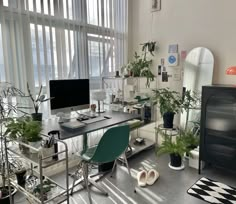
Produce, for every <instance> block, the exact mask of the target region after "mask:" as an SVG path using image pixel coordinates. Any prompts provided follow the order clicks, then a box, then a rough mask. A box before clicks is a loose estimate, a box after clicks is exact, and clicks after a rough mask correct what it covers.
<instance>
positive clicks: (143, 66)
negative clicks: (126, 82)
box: [121, 42, 156, 87]
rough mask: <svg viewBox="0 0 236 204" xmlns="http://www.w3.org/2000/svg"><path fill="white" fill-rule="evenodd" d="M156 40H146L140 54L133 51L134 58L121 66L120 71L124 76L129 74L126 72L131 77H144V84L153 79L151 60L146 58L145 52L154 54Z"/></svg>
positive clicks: (147, 84)
mask: <svg viewBox="0 0 236 204" xmlns="http://www.w3.org/2000/svg"><path fill="white" fill-rule="evenodd" d="M155 44H156V42H146V43H144V44H141V45H143V46H142V54H141V55H138V54H137V52H135V53H134V60H133V61H131V62H129V63H128V64H127V65H125V66H123V67H122V68H121V72H122V73H125V74H124V75H125V76H129V74H127V72H129V73H130V75H131V76H133V77H146V78H147V82H146V86H147V87H149V86H150V82H151V81H153V80H154V77H155V76H154V74H153V73H152V71H151V64H152V60H151V59H147V54H148V53H150V54H151V55H152V56H154V54H153V52H154V51H155Z"/></svg>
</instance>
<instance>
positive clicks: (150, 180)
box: [146, 169, 160, 185]
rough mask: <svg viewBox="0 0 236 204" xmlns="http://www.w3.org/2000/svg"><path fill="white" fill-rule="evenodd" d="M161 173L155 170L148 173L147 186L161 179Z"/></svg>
mask: <svg viewBox="0 0 236 204" xmlns="http://www.w3.org/2000/svg"><path fill="white" fill-rule="evenodd" d="M159 176H160V175H159V173H158V172H157V171H156V170H155V169H151V170H149V171H148V173H147V181H146V182H147V184H148V185H152V184H154V183H155V181H156V180H157V179H158V178H159Z"/></svg>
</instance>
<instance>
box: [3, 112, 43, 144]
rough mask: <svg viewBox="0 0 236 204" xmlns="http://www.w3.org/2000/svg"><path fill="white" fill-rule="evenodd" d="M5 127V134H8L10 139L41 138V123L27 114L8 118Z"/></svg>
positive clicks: (30, 139)
mask: <svg viewBox="0 0 236 204" xmlns="http://www.w3.org/2000/svg"><path fill="white" fill-rule="evenodd" d="M6 128H7V129H6V132H5V135H9V136H10V137H11V138H12V139H20V140H21V141H23V142H36V141H40V140H41V137H40V132H41V130H42V125H41V123H40V122H39V121H34V120H32V118H31V117H29V116H27V117H19V118H16V119H13V118H9V122H8V123H7V124H6Z"/></svg>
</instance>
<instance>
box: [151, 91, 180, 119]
mask: <svg viewBox="0 0 236 204" xmlns="http://www.w3.org/2000/svg"><path fill="white" fill-rule="evenodd" d="M152 101H153V104H154V105H156V104H158V105H159V107H160V113H161V115H162V116H163V115H164V113H167V112H173V113H178V112H179V111H180V110H181V105H182V98H181V97H180V94H179V93H178V92H176V91H172V90H170V89H169V88H162V89H155V90H153V97H152Z"/></svg>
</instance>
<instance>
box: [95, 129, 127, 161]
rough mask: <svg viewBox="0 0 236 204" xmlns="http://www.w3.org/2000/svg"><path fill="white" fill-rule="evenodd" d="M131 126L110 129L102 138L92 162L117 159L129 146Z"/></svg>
mask: <svg viewBox="0 0 236 204" xmlns="http://www.w3.org/2000/svg"><path fill="white" fill-rule="evenodd" d="M128 144H129V126H128V125H122V126H116V127H112V128H110V129H108V130H107V131H106V132H105V133H104V135H103V136H102V138H101V139H100V141H99V143H98V145H97V148H96V151H95V153H94V155H93V156H92V158H91V161H92V162H96V163H106V162H111V161H114V160H116V159H117V158H118V157H119V156H120V155H121V154H122V153H124V151H125V150H126V148H127V147H128Z"/></svg>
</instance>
